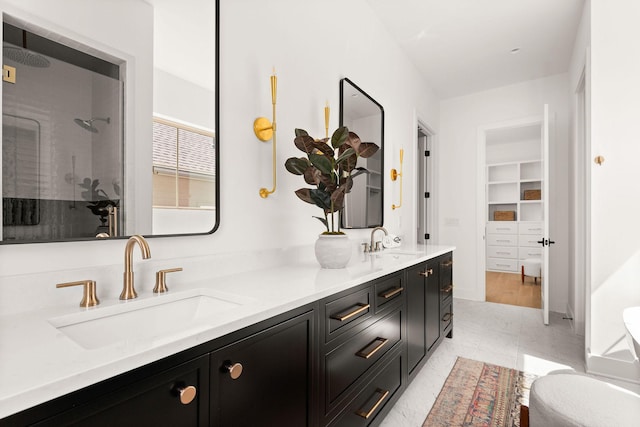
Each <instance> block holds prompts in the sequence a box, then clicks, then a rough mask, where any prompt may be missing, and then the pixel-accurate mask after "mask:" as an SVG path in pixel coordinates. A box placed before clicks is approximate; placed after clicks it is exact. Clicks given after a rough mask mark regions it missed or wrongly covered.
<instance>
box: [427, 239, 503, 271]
mask: <svg viewBox="0 0 640 427" xmlns="http://www.w3.org/2000/svg"><path fill="white" fill-rule="evenodd" d="M498 241H499V242H509V240H498ZM440 265H441V266H443V267H451V266H452V265H453V260H452V259H450V260H449V261H446V262H443V263H441V264H440Z"/></svg>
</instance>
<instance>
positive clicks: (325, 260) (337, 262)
mask: <svg viewBox="0 0 640 427" xmlns="http://www.w3.org/2000/svg"><path fill="white" fill-rule="evenodd" d="M315 249H316V259H317V260H318V262H319V263H320V266H321V267H322V268H344V267H346V266H347V264H348V263H349V260H350V259H351V240H349V237H348V236H347V235H346V234H337V235H333V234H321V235H319V236H318V240H316V246H315Z"/></svg>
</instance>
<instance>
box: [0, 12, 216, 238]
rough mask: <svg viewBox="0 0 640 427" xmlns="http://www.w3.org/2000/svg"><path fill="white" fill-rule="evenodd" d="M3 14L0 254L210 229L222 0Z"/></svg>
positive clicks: (213, 217) (213, 225)
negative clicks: (8, 249) (3, 248)
mask: <svg viewBox="0 0 640 427" xmlns="http://www.w3.org/2000/svg"><path fill="white" fill-rule="evenodd" d="M0 8H1V9H2V10H1V12H2V17H3V68H4V71H3V77H4V78H3V83H2V151H1V156H2V161H1V163H0V164H1V166H2V174H1V180H2V212H1V214H2V229H1V234H0V241H1V243H30V242H46V241H72V240H88V239H95V238H97V237H98V238H114V237H124V236H128V235H132V234H143V235H146V236H168V235H185V234H203V233H211V232H213V231H215V229H216V228H217V227H218V223H219V214H218V212H219V180H218V162H219V156H218V153H219V141H218V140H217V138H216V130H217V125H218V96H217V92H218V44H219V31H218V8H219V2H218V1H211V0H183V1H180V2H175V1H173V0H128V1H126V2H122V1H112V0H56V1H51V0H4V1H2V2H0Z"/></svg>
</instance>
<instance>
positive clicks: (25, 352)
mask: <svg viewBox="0 0 640 427" xmlns="http://www.w3.org/2000/svg"><path fill="white" fill-rule="evenodd" d="M454 249H455V248H454V247H452V246H435V245H425V246H422V245H418V246H413V247H401V248H398V249H387V250H385V251H383V252H379V253H372V254H363V253H359V254H355V253H354V255H353V256H352V259H351V261H350V262H349V265H348V266H347V267H346V268H344V269H338V270H325V269H321V268H320V267H319V265H318V264H317V262H316V261H315V260H313V259H310V260H308V261H299V262H296V263H292V264H290V265H287V266H284V267H277V268H270V269H263V270H259V271H251V272H245V273H239V274H234V275H230V276H224V277H217V278H212V279H210V280H204V281H198V282H193V283H180V282H179V280H178V279H177V276H176V278H172V283H173V285H172V286H171V288H170V291H169V292H168V293H167V294H160V295H156V294H153V293H152V292H151V291H150V290H148V291H147V292H140V291H138V298H137V299H136V300H133V301H119V300H104V301H101V304H100V305H98V306H97V307H93V308H90V309H81V308H79V307H78V305H77V303H78V301H77V300H76V299H75V298H70V299H69V303H68V304H64V305H57V306H52V307H48V308H46V309H43V310H37V311H32V312H23V313H19V314H14V315H7V316H0V419H1V418H4V417H7V416H9V415H11V414H14V413H17V412H20V411H22V410H24V409H27V408H30V407H32V406H35V405H38V404H40V403H44V402H46V401H49V400H51V399H54V398H56V397H59V396H63V395H65V394H67V393H70V392H72V391H75V390H78V389H81V388H83V387H86V386H89V385H91V384H95V383H97V382H99V381H102V380H105V379H108V378H111V377H113V376H115V375H118V374H121V373H124V372H127V371H130V370H132V369H135V368H137V367H140V366H143V365H146V364H148V363H151V362H154V361H156V360H160V359H162V358H164V357H167V356H170V355H172V354H175V353H178V352H180V351H183V350H186V349H189V348H192V347H194V346H196V345H199V344H203V343H206V342H208V341H210V340H213V339H215V338H219V337H221V336H224V335H226V334H229V333H231V332H234V331H236V330H239V329H241V328H244V327H246V326H250V325H252V324H255V323H257V322H260V321H262V320H266V319H269V318H271V317H273V316H276V315H279V314H282V313H285V312H287V311H289V310H292V309H294V308H297V307H301V306H303V305H305V304H307V303H311V302H314V301H317V300H319V299H322V298H324V297H326V296H329V295H332V294H335V293H337V292H340V291H343V290H346V289H349V288H351V287H354V286H357V285H360V284H362V283H365V282H368V281H370V280H373V279H376V278H378V277H382V276H384V275H387V274H390V273H393V272H395V271H399V270H402V269H404V268H406V267H409V266H411V265H415V264H417V263H419V262H421V261H425V260H428V259H431V258H434V257H436V256H438V255H442V254H445V253H447V252H450V251H452V250H454ZM200 294H206V295H213V296H215V297H218V298H220V299H222V300H228V301H232V302H233V303H234V304H235V305H236V306H234V308H233V309H232V310H226V311H224V313H220V315H213V316H208V317H207V319H206V324H202V323H201V324H199V325H198V327H194V328H187V329H185V330H179V331H173V332H171V333H168V334H166V335H163V336H158V337H152V338H151V339H133V340H127V339H126V338H123V340H122V341H118V340H117V339H116V340H115V341H114V342H113V343H111V344H107V345H103V346H99V347H96V348H91V346H89V347H87V346H86V345H85V346H83V345H80V344H78V343H77V342H76V341H75V340H74V339H72V338H70V337H69V336H68V335H67V334H65V333H63V332H61V331H60V330H59V329H57V328H56V326H59V325H57V324H56V321H57V320H59V319H67V318H76V319H79V320H80V321H82V319H83V316H86V318H87V319H90V318H92V317H96V316H100V315H102V314H103V313H108V311H109V310H111V311H118V310H121V309H122V308H123V305H124V304H132V303H135V304H138V305H142V306H144V305H145V304H152V303H156V302H158V301H159V300H160V299H162V298H165V299H166V301H171V300H175V299H176V298H179V297H180V295H200ZM129 307H131V306H129ZM101 310H102V311H101ZM140 312H142V310H141V311H140ZM160 321H161V320H160ZM132 323H136V321H135V318H134V319H133V322H132ZM54 325H56V326H54ZM136 326H138V325H136V324H131V325H129V327H130V328H136ZM107 332H108V333H110V334H111V335H112V336H115V337H116V338H117V336H118V335H117V334H119V333H121V334H122V336H123V337H126V335H127V333H128V329H127V328H122V330H121V331H95V334H98V335H99V334H103V333H107Z"/></svg>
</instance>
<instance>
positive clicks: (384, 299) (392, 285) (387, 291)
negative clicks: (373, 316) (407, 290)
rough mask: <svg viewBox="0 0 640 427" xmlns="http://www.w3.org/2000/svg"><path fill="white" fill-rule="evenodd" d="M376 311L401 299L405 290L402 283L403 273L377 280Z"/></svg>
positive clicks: (375, 287) (375, 288)
mask: <svg viewBox="0 0 640 427" xmlns="http://www.w3.org/2000/svg"><path fill="white" fill-rule="evenodd" d="M374 292H375V301H376V310H375V311H376V313H377V312H378V311H380V310H381V309H382V308H383V307H385V306H386V307H388V306H389V305H388V304H389V303H391V302H396V301H400V300H401V299H402V294H403V292H404V286H403V283H402V274H395V275H393V276H390V277H387V278H384V279H382V280H380V281H379V282H377V283H376V284H375V286H374Z"/></svg>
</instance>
